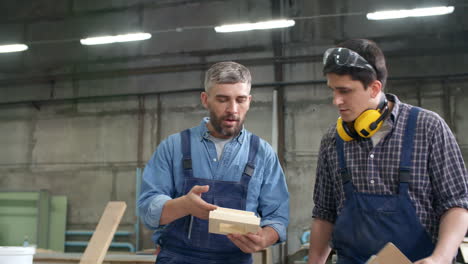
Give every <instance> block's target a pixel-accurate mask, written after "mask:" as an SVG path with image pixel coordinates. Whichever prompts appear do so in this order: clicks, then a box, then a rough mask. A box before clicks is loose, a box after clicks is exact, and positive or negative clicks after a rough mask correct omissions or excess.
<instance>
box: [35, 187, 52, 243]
mask: <svg viewBox="0 0 468 264" xmlns="http://www.w3.org/2000/svg"><path fill="white" fill-rule="evenodd" d="M37 208H38V222H37V247H39V248H49V215H50V195H49V192H48V191H46V190H41V191H40V193H39V200H38V202H37Z"/></svg>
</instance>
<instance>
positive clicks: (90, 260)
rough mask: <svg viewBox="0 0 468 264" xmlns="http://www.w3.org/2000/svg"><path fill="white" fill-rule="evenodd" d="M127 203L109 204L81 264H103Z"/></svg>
mask: <svg viewBox="0 0 468 264" xmlns="http://www.w3.org/2000/svg"><path fill="white" fill-rule="evenodd" d="M126 208H127V205H126V204H125V202H109V203H108V204H107V206H106V209H105V210H104V213H103V214H102V216H101V219H100V220H99V223H98V225H97V227H96V230H95V232H94V234H93V236H92V237H91V240H90V241H89V244H88V246H87V247H86V250H85V252H84V253H83V257H82V258H81V261H80V264H101V263H102V262H103V260H104V257H105V256H106V252H107V250H108V249H109V245H110V243H111V242H112V238H113V237H114V234H115V231H117V227H118V226H119V223H120V220H121V219H122V216H123V214H124V212H125V209H126Z"/></svg>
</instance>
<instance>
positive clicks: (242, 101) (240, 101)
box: [237, 97, 247, 103]
mask: <svg viewBox="0 0 468 264" xmlns="http://www.w3.org/2000/svg"><path fill="white" fill-rule="evenodd" d="M245 101H247V98H244V97H242V98H237V102H238V103H244V102H245Z"/></svg>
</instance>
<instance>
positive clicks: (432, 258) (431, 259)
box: [414, 256, 452, 264]
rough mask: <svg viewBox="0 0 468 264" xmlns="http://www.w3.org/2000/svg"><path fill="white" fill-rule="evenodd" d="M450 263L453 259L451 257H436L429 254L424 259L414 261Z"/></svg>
mask: <svg viewBox="0 0 468 264" xmlns="http://www.w3.org/2000/svg"><path fill="white" fill-rule="evenodd" d="M449 263H452V259H450V258H448V259H440V258H436V257H434V256H429V257H427V258H424V259H421V260H418V261H416V262H414V264H449Z"/></svg>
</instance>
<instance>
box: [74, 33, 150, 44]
mask: <svg viewBox="0 0 468 264" xmlns="http://www.w3.org/2000/svg"><path fill="white" fill-rule="evenodd" d="M149 38H151V34H149V33H131V34H124V35H116V36H102V37H93V38H85V39H81V40H80V42H81V44H83V45H99V44H109V43H116V42H127V41H138V40H145V39H149Z"/></svg>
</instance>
